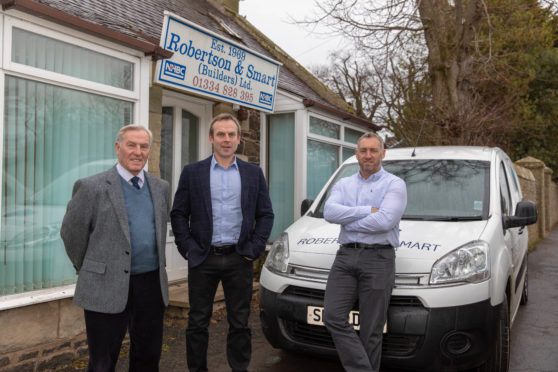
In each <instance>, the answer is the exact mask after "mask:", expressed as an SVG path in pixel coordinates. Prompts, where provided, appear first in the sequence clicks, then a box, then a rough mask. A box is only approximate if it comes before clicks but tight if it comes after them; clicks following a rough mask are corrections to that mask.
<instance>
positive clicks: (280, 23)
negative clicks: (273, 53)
mask: <svg viewBox="0 0 558 372" xmlns="http://www.w3.org/2000/svg"><path fill="white" fill-rule="evenodd" d="M239 13H240V14H241V15H243V16H246V19H248V21H250V23H252V24H253V25H254V26H256V27H257V28H258V29H259V30H260V31H261V32H263V33H264V34H265V35H266V36H267V37H269V38H270V39H271V40H273V42H275V44H277V45H279V46H280V47H281V48H282V49H283V50H285V51H286V52H287V53H288V54H289V55H290V56H291V57H293V58H294V59H295V60H297V61H298V62H299V63H300V64H302V65H303V66H304V67H307V68H308V67H309V66H310V65H315V64H326V63H327V57H328V55H329V52H331V51H334V50H339V49H341V48H342V44H343V43H342V39H341V38H333V37H331V36H329V37H326V36H323V35H314V34H311V33H310V32H309V31H308V30H306V29H305V28H303V27H302V26H299V25H295V24H292V21H291V18H295V19H302V18H304V16H305V15H311V14H314V0H279V1H271V0H240V10H239Z"/></svg>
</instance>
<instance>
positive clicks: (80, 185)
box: [60, 125, 170, 371]
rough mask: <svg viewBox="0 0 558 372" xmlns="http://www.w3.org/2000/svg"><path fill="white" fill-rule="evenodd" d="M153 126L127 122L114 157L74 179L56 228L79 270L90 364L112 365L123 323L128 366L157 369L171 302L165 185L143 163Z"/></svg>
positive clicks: (99, 367) (96, 368)
mask: <svg viewBox="0 0 558 372" xmlns="http://www.w3.org/2000/svg"><path fill="white" fill-rule="evenodd" d="M151 142H152V134H151V132H150V131H149V129H147V128H145V127H143V126H140V125H127V126H124V127H123V128H121V129H120V131H119V132H118V134H117V136H116V143H115V150H116V155H117V156H118V163H117V164H116V165H115V166H114V167H113V168H111V169H109V170H107V171H105V172H103V173H99V174H97V175H94V176H91V177H88V178H84V179H80V180H78V181H77V182H76V183H75V185H74V189H73V193H72V199H71V200H70V202H69V203H68V207H67V211H66V215H65V216H64V221H63V222H62V228H61V231H60V234H61V236H62V240H63V241H64V245H65V247H66V252H67V254H68V256H69V258H70V260H71V261H72V263H73V265H74V267H75V268H76V270H77V273H78V281H77V284H76V290H75V295H74V303H76V304H77V305H78V306H81V307H83V308H84V313H85V326H86V330H87V342H88V344H89V366H88V370H89V371H114V368H115V366H116V362H117V360H118V355H119V352H120V347H121V345H122V340H123V338H124V336H125V334H126V330H127V329H128V330H129V333H130V371H157V370H158V368H159V359H160V357H161V346H162V337H163V315H164V310H165V306H166V305H167V304H168V282H167V274H166V271H165V240H166V228H167V218H168V212H169V200H170V198H169V185H168V183H167V182H166V181H163V180H161V179H159V178H156V177H154V176H152V175H150V174H149V173H147V172H145V171H144V170H143V168H144V166H145V163H146V162H147V158H148V156H149V151H150V148H151Z"/></svg>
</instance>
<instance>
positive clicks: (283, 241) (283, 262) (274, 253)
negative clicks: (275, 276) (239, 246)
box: [265, 233, 289, 273]
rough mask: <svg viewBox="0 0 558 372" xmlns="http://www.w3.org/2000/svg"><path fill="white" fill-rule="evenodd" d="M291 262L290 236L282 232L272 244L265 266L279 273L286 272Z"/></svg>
mask: <svg viewBox="0 0 558 372" xmlns="http://www.w3.org/2000/svg"><path fill="white" fill-rule="evenodd" d="M288 263H289V236H288V235H287V233H282V234H281V236H279V237H278V238H277V239H275V241H274V242H273V245H272V246H271V249H270V250H269V254H268V255H267V258H266V260H265V267H267V268H268V269H269V270H271V271H274V272H277V273H286V272H287V266H288Z"/></svg>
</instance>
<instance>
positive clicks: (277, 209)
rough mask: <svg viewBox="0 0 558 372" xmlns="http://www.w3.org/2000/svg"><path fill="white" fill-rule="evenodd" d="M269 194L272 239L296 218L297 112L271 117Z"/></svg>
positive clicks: (270, 238)
mask: <svg viewBox="0 0 558 372" xmlns="http://www.w3.org/2000/svg"><path fill="white" fill-rule="evenodd" d="M269 138H270V141H269V196H270V198H271V204H272V205H273V212H274V213H275V220H274V222H273V230H271V236H270V237H269V240H270V241H273V240H275V238H277V236H279V234H281V232H283V230H285V229H286V228H287V227H288V226H289V225H290V224H291V223H292V222H293V220H294V183H295V182H294V164H295V160H294V114H280V115H271V116H270V117H269Z"/></svg>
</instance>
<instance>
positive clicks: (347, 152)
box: [343, 147, 355, 161]
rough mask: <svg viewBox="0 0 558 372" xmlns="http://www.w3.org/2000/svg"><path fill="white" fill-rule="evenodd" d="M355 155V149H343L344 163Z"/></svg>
mask: <svg viewBox="0 0 558 372" xmlns="http://www.w3.org/2000/svg"><path fill="white" fill-rule="evenodd" d="M354 154H355V149H350V148H347V147H343V161H345V160H347V159H348V158H350V157H351V156H353V155H354Z"/></svg>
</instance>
